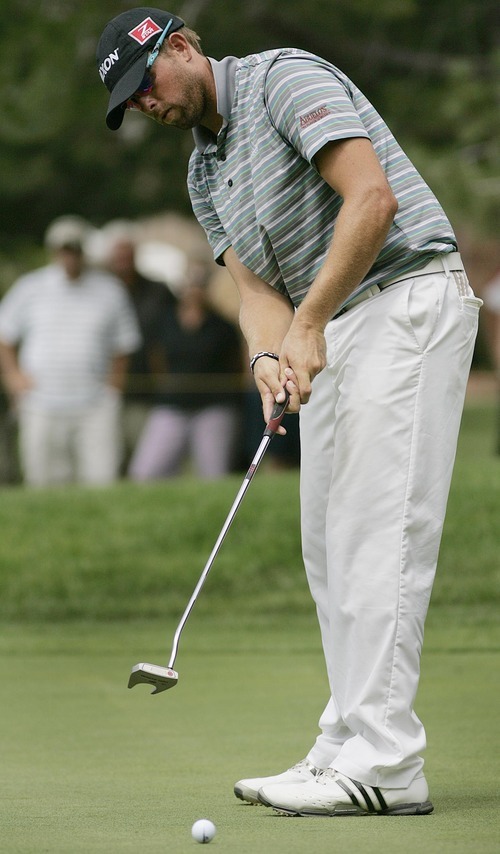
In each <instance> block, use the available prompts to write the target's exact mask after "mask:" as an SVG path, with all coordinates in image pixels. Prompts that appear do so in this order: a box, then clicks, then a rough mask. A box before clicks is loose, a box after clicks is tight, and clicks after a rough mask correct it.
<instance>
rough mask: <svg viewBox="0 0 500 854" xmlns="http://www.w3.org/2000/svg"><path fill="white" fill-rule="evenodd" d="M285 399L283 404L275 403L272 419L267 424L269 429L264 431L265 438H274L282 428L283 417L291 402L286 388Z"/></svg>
mask: <svg viewBox="0 0 500 854" xmlns="http://www.w3.org/2000/svg"><path fill="white" fill-rule="evenodd" d="M284 392H285V399H284V401H283V403H275V404H274V408H273V411H272V412H271V417H270V419H269V421H268V422H267V427H266V429H265V431H264V436H274V434H275V433H276V430H277V429H278V427H279V426H280V424H281V422H282V421H283V416H284V414H285V411H286V408H287V406H288V401H289V400H290V395H289V394H288V392H287V390H286V388H285V389H284Z"/></svg>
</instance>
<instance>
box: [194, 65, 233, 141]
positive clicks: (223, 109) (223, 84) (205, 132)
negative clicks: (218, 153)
mask: <svg viewBox="0 0 500 854" xmlns="http://www.w3.org/2000/svg"><path fill="white" fill-rule="evenodd" d="M208 61H209V62H210V65H211V66H212V71H213V75H214V79H215V91H216V94H217V112H218V113H219V115H220V116H222V118H223V124H222V128H221V130H224V129H225V128H226V127H227V125H228V122H229V118H230V116H231V109H232V105H233V100H234V92H235V89H236V66H237V64H238V62H239V59H238V58H237V57H236V56H226V57H225V58H224V59H221V60H220V61H218V60H217V59H212V57H210V56H209V57H208ZM193 137H194V141H195V145H196V147H197V149H198V151H200V152H201V154H203V153H204V151H206V149H207V147H208V146H209V145H213V144H214V142H215V141H216V136H215V134H213V133H212V131H210V130H209V129H208V128H205V127H203V126H202V125H198V126H197V127H195V128H193Z"/></svg>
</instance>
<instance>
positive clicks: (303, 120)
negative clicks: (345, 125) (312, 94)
mask: <svg viewBox="0 0 500 854" xmlns="http://www.w3.org/2000/svg"><path fill="white" fill-rule="evenodd" d="M331 114H332V110H330V108H329V107H327V106H326V104H322V105H321V107H317V109H316V110H312V112H310V113H306V115H305V116H299V121H300V126H301V128H307V127H309V125H313V124H314V123H315V122H319V121H321V119H324V118H325V117H326V116H330V115H331Z"/></svg>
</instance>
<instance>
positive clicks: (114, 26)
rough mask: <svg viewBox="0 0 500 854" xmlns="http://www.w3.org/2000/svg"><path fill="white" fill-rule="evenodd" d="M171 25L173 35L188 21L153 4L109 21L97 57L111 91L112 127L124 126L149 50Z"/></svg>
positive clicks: (108, 117) (108, 121) (109, 123)
mask: <svg viewBox="0 0 500 854" xmlns="http://www.w3.org/2000/svg"><path fill="white" fill-rule="evenodd" d="M169 24H170V27H169V30H168V33H169V34H170V33H174V32H175V31H176V30H180V29H181V27H183V26H184V21H183V20H182V19H181V18H178V17H177V15H172V14H171V13H170V12H163V11H162V10H161V9H153V8H151V6H140V7H138V8H136V9H129V10H128V12H123V13H122V14H121V15H117V17H116V18H113V19H112V20H111V21H110V22H109V23H108V24H106V27H105V28H104V31H103V34H102V36H101V38H100V40H99V44H98V45H97V53H96V58H97V67H98V69H99V74H100V77H101V80H102V81H103V83H105V84H106V86H107V87H108V89H109V91H110V92H111V96H110V99H109V104H108V112H107V114H106V124H107V126H108V127H109V128H110V129H111V130H118V128H119V127H120V125H121V123H122V121H123V114H124V112H125V107H124V104H125V103H126V102H127V100H128V99H129V98H130V97H131V95H133V94H134V92H136V91H137V89H138V88H139V86H140V84H141V81H142V78H143V77H144V72H145V71H146V63H147V61H148V53H149V51H151V50H153V48H154V46H155V44H156V42H157V41H158V39H159V38H160V36H161V34H162V33H163V31H164V29H165V27H167V26H168V25H169Z"/></svg>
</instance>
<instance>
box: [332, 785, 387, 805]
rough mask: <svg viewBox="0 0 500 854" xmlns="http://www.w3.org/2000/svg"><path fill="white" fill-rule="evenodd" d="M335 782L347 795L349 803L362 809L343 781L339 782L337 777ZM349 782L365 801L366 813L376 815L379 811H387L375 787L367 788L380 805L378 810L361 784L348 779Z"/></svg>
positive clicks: (378, 790)
mask: <svg viewBox="0 0 500 854" xmlns="http://www.w3.org/2000/svg"><path fill="white" fill-rule="evenodd" d="M349 779H350V778H349ZM335 782H336V783H337V785H339V786H340V787H341V788H342V789H343V790H344V792H345V793H346V794H347V795H349V797H350V799H351V801H352V802H353V804H354V805H355V806H357V807H361V808H362V809H363V806H362V804H360V802H359V800H358V798H357V797H356V795H355V794H354V792H353V791H352V790H351V789H350V788H349V786H348V785H347V784H346V783H345V782H344V781H343V780H341V779H340V778H339V777H336V779H335ZM350 782H351V783H352V784H353V785H354V786H356V788H357V789H358V791H359V793H360V794H361V795H362V797H363V799H364V801H365V804H366V810H367V812H370V813H376V812H380V811H381V810H386V809H387V803H386V801H385V798H384V796H383V794H382V792H381V791H380V789H379V788H378V787H377V786H369V787H368V788H369V789H370V790H371V791H372V792H373V793H374V794H375V796H376V798H377V800H378V802H379V804H380V807H379V808H378V809H377V806H376V805H375V804H374V803H373V801H372V799H371V797H370V795H369V794H368V792H367V790H366V788H365V787H364V786H363V784H362V783H360V782H359V781H358V780H351V779H350Z"/></svg>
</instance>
